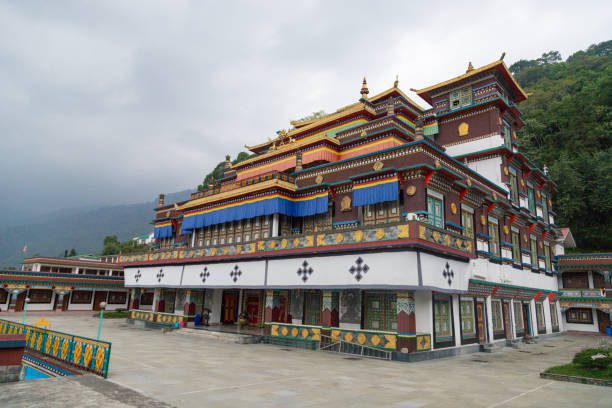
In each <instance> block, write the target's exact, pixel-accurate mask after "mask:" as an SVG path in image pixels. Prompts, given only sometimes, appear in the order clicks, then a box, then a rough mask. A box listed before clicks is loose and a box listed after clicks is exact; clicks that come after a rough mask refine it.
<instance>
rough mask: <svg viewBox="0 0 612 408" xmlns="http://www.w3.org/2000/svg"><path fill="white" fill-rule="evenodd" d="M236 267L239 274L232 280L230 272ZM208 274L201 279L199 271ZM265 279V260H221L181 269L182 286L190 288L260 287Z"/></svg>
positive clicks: (186, 266)
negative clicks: (204, 279)
mask: <svg viewBox="0 0 612 408" xmlns="http://www.w3.org/2000/svg"><path fill="white" fill-rule="evenodd" d="M236 266H237V267H238V270H239V271H240V273H241V274H240V276H238V277H237V279H236V282H234V280H233V277H232V276H231V275H230V273H231V272H232V271H233V270H234V268H235V267H236ZM205 268H206V272H207V273H208V274H209V275H208V277H207V278H206V281H204V282H203V281H202V277H201V276H200V274H201V273H203V272H204V269H205ZM265 281H266V262H265V261H251V262H243V261H241V262H221V263H211V264H196V265H185V269H184V270H183V279H182V286H183V287H191V288H215V287H217V288H244V287H251V288H261V287H264V285H265Z"/></svg>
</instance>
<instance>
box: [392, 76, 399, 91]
mask: <svg viewBox="0 0 612 408" xmlns="http://www.w3.org/2000/svg"><path fill="white" fill-rule="evenodd" d="M398 86H399V75H396V76H395V82H393V87H394V88H397V87H398Z"/></svg>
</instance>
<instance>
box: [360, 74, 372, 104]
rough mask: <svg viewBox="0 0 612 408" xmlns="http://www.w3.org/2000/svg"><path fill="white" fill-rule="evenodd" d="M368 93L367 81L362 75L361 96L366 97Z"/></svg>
mask: <svg viewBox="0 0 612 408" xmlns="http://www.w3.org/2000/svg"><path fill="white" fill-rule="evenodd" d="M369 93H370V90H369V89H368V82H367V81H366V78H365V77H363V82H362V83H361V97H362V98H363V99H365V98H367V97H368V94H369Z"/></svg>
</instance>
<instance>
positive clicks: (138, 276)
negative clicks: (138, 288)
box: [134, 269, 142, 282]
mask: <svg viewBox="0 0 612 408" xmlns="http://www.w3.org/2000/svg"><path fill="white" fill-rule="evenodd" d="M141 277H142V273H140V269H139V270H138V271H136V275H134V279H136V282H138V281H139V280H140V278H141Z"/></svg>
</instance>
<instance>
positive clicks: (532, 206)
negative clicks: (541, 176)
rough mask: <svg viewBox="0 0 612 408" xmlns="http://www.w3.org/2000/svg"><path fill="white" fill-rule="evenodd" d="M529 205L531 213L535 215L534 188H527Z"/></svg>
mask: <svg viewBox="0 0 612 408" xmlns="http://www.w3.org/2000/svg"><path fill="white" fill-rule="evenodd" d="M527 204H528V205H529V211H530V212H532V213H535V194H534V192H533V186H530V185H528V186H527Z"/></svg>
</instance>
